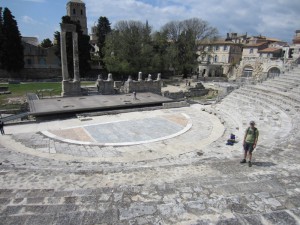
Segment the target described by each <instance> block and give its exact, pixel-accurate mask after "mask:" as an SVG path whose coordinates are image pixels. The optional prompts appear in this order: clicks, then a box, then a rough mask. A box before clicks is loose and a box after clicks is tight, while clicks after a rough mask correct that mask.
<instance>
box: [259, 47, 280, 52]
mask: <svg viewBox="0 0 300 225" xmlns="http://www.w3.org/2000/svg"><path fill="white" fill-rule="evenodd" d="M280 50H281V49H280V48H265V49H262V50H260V51H258V52H259V53H272V52H278V51H280Z"/></svg>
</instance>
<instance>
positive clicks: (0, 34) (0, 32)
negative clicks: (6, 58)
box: [0, 7, 4, 69]
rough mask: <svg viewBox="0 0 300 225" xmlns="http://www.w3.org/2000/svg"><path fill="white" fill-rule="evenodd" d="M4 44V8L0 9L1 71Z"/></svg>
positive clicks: (0, 67)
mask: <svg viewBox="0 0 300 225" xmlns="http://www.w3.org/2000/svg"><path fill="white" fill-rule="evenodd" d="M3 42H4V34H3V19H2V7H0V69H2V61H3Z"/></svg>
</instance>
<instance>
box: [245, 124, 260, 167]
mask: <svg viewBox="0 0 300 225" xmlns="http://www.w3.org/2000/svg"><path fill="white" fill-rule="evenodd" d="M258 135H259V132H258V129H257V128H256V127H255V122H254V121H251V122H250V127H248V128H247V130H246V133H245V136H244V143H243V146H244V159H243V160H242V161H241V163H246V158H247V154H248V155H249V162H248V163H249V167H251V166H252V163H251V159H252V152H253V150H254V149H255V148H256V144H257V140H258Z"/></svg>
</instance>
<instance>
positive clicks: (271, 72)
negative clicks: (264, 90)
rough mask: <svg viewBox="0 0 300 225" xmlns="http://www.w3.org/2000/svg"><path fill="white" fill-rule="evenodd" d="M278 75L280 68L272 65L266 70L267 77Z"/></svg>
mask: <svg viewBox="0 0 300 225" xmlns="http://www.w3.org/2000/svg"><path fill="white" fill-rule="evenodd" d="M279 75H280V69H278V68H277V67H272V68H271V69H269V71H268V78H270V77H278V76H279Z"/></svg>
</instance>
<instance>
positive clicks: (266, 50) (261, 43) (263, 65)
mask: <svg viewBox="0 0 300 225" xmlns="http://www.w3.org/2000/svg"><path fill="white" fill-rule="evenodd" d="M247 42H248V43H247V44H245V45H244V46H243V54H242V60H241V62H240V64H239V66H238V68H236V71H235V73H234V74H233V75H232V76H231V77H230V78H231V79H240V80H256V81H257V80H264V79H266V78H267V77H274V76H278V75H279V74H280V73H282V72H283V71H284V67H285V63H286V61H285V60H284V57H285V56H286V51H287V49H286V46H287V43H286V42H283V41H280V40H278V39H274V38H268V37H264V36H253V37H250V38H249V39H248V40H247Z"/></svg>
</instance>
